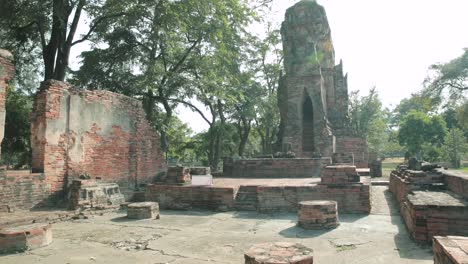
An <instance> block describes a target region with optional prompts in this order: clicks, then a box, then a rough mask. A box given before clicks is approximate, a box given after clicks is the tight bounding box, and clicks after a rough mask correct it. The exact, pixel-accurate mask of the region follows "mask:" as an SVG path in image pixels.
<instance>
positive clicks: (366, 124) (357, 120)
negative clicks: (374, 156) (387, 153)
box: [349, 87, 388, 153]
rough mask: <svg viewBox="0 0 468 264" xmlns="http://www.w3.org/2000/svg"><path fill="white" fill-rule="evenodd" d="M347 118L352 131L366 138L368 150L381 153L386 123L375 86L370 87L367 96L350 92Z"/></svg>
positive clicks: (384, 139) (385, 142)
mask: <svg viewBox="0 0 468 264" xmlns="http://www.w3.org/2000/svg"><path fill="white" fill-rule="evenodd" d="M349 103H350V105H349V113H350V116H349V119H350V126H351V129H352V130H353V133H354V134H355V135H357V136H360V137H363V138H366V139H367V141H368V143H369V150H370V151H373V152H377V153H382V152H383V151H384V149H385V145H386V144H387V142H388V137H386V136H385V133H386V130H387V123H386V120H385V111H384V109H382V102H381V101H380V98H379V96H378V92H377V90H376V88H375V87H374V88H372V89H371V90H370V91H369V94H368V95H367V96H362V97H361V96H359V92H358V91H355V92H352V93H351V95H350V100H349Z"/></svg>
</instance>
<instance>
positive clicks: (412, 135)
mask: <svg viewBox="0 0 468 264" xmlns="http://www.w3.org/2000/svg"><path fill="white" fill-rule="evenodd" d="M446 133H447V127H446V124H445V121H444V120H443V119H442V118H441V117H440V116H433V117H430V116H428V115H427V114H425V113H422V112H418V111H415V110H411V111H410V112H409V113H408V114H407V115H406V116H404V117H403V120H402V121H401V123H400V125H399V131H398V141H399V143H400V144H401V145H403V146H406V147H407V149H408V151H409V152H410V153H411V154H412V155H417V156H419V157H420V158H422V156H423V152H422V151H423V146H424V145H426V146H433V147H440V146H441V145H442V143H443V140H444V137H445V135H446ZM430 151H432V150H430ZM428 152H429V151H428ZM433 156H434V151H432V154H431V157H433Z"/></svg>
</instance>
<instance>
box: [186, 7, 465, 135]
mask: <svg viewBox="0 0 468 264" xmlns="http://www.w3.org/2000/svg"><path fill="white" fill-rule="evenodd" d="M296 2H298V0H274V1H273V10H272V11H271V19H272V20H274V21H276V22H277V23H280V22H281V21H282V20H283V17H284V13H285V11H286V9H287V8H288V7H290V6H292V5H293V4H295V3H296ZM318 2H319V4H321V5H323V6H324V7H325V10H326V12H327V16H328V20H329V23H330V27H331V30H332V37H333V41H334V46H335V57H336V60H337V61H339V60H340V59H342V60H343V63H344V68H345V71H346V72H348V73H349V89H350V90H360V91H361V94H366V93H367V92H368V90H369V88H371V87H373V86H376V87H377V90H378V91H379V94H380V96H381V99H382V101H383V102H384V104H385V105H386V106H394V105H395V104H397V103H398V102H399V101H400V100H401V99H402V98H405V97H409V96H410V95H411V93H414V92H417V91H418V90H420V89H421V88H422V86H421V84H422V82H423V80H424V78H425V77H426V75H427V69H428V67H429V66H430V65H431V64H434V63H437V62H447V61H449V60H451V59H453V58H455V57H458V56H460V55H461V54H462V53H463V48H465V47H468V0H443V1H442V0H318ZM261 30H263V29H262V28H261V27H257V28H256V29H255V31H261ZM178 113H179V116H180V118H181V119H182V120H183V121H185V122H187V123H189V124H190V126H191V127H192V128H193V130H194V131H195V132H199V131H201V130H203V129H206V128H207V125H206V123H205V122H204V121H203V120H202V119H201V118H200V117H199V116H198V114H196V113H192V112H191V111H190V110H188V109H184V108H183V107H179V108H178Z"/></svg>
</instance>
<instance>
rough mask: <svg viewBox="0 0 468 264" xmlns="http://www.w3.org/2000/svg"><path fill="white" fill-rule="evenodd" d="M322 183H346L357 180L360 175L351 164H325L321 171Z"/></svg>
mask: <svg viewBox="0 0 468 264" xmlns="http://www.w3.org/2000/svg"><path fill="white" fill-rule="evenodd" d="M321 178H322V184H347V183H354V182H359V181H360V177H359V174H358V173H357V171H356V166H353V165H334V166H326V167H325V168H324V169H323V170H322V173H321Z"/></svg>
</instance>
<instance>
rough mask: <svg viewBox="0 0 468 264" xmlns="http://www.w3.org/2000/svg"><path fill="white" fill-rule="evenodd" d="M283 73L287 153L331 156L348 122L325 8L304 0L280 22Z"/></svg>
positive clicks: (283, 136) (281, 99) (281, 101)
mask: <svg viewBox="0 0 468 264" xmlns="http://www.w3.org/2000/svg"><path fill="white" fill-rule="evenodd" d="M281 36H282V40H283V52H284V69H285V75H283V76H281V78H280V84H279V91H278V106H279V108H280V113H281V132H280V134H281V135H280V136H281V139H282V148H283V151H286V150H291V151H293V152H294V153H295V154H296V156H297V157H316V156H324V157H325V156H327V157H330V156H331V155H332V153H334V152H335V150H336V148H335V144H336V139H335V134H337V133H340V134H341V133H342V131H345V129H343V128H344V127H345V126H346V124H347V123H348V121H347V119H348V87H347V76H343V67H342V63H341V62H340V64H338V65H335V51H334V48H333V42H332V38H331V31H330V27H329V25H328V20H327V16H326V13H325V9H324V8H323V7H322V6H320V5H319V4H317V2H316V1H314V0H303V1H300V2H299V3H297V4H295V5H294V6H292V7H290V8H289V9H288V10H287V11H286V15H285V20H284V22H283V24H282V26H281Z"/></svg>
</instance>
